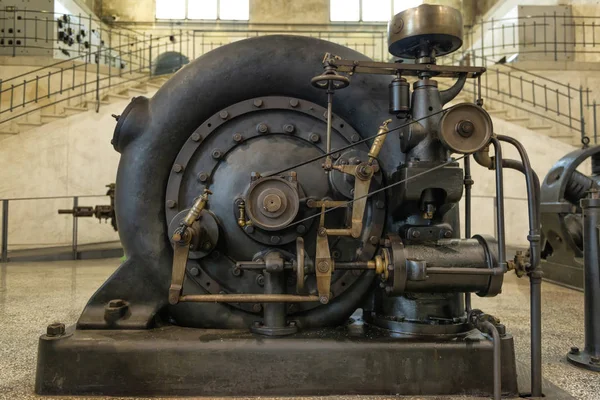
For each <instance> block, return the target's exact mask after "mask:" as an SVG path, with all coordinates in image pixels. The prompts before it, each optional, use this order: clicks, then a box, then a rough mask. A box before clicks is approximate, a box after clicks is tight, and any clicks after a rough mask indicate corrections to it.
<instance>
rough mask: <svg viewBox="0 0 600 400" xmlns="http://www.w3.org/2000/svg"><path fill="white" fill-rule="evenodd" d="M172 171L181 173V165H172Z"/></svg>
mask: <svg viewBox="0 0 600 400" xmlns="http://www.w3.org/2000/svg"><path fill="white" fill-rule="evenodd" d="M173 171H174V172H177V173H179V172H181V171H183V166H182V165H181V164H175V165H173Z"/></svg>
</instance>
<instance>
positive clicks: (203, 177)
mask: <svg viewBox="0 0 600 400" xmlns="http://www.w3.org/2000/svg"><path fill="white" fill-rule="evenodd" d="M198 180H199V181H200V182H206V181H207V180H208V174H207V173H206V172H200V173H199V174H198Z"/></svg>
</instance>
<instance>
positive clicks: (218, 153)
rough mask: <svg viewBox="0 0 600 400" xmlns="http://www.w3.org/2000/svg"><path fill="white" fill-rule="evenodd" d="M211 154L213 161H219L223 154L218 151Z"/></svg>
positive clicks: (215, 150)
mask: <svg viewBox="0 0 600 400" xmlns="http://www.w3.org/2000/svg"><path fill="white" fill-rule="evenodd" d="M211 154H212V157H213V158H214V159H219V158H221V156H222V155H223V153H222V152H221V150H219V149H214V150H213V151H212V153H211Z"/></svg>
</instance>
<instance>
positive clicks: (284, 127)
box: [283, 124, 296, 133]
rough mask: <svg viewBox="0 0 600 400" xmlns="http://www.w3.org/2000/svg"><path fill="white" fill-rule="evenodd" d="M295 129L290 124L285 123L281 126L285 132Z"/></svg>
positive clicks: (291, 131)
mask: <svg viewBox="0 0 600 400" xmlns="http://www.w3.org/2000/svg"><path fill="white" fill-rule="evenodd" d="M295 130H296V128H295V127H294V125H292V124H285V125H284V126H283V131H284V132H285V133H294V131H295Z"/></svg>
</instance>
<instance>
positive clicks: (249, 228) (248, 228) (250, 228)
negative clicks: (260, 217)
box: [244, 225, 254, 235]
mask: <svg viewBox="0 0 600 400" xmlns="http://www.w3.org/2000/svg"><path fill="white" fill-rule="evenodd" d="M244 231H246V233H248V234H250V235H251V234H253V233H254V226H253V225H246V226H245V227H244Z"/></svg>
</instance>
